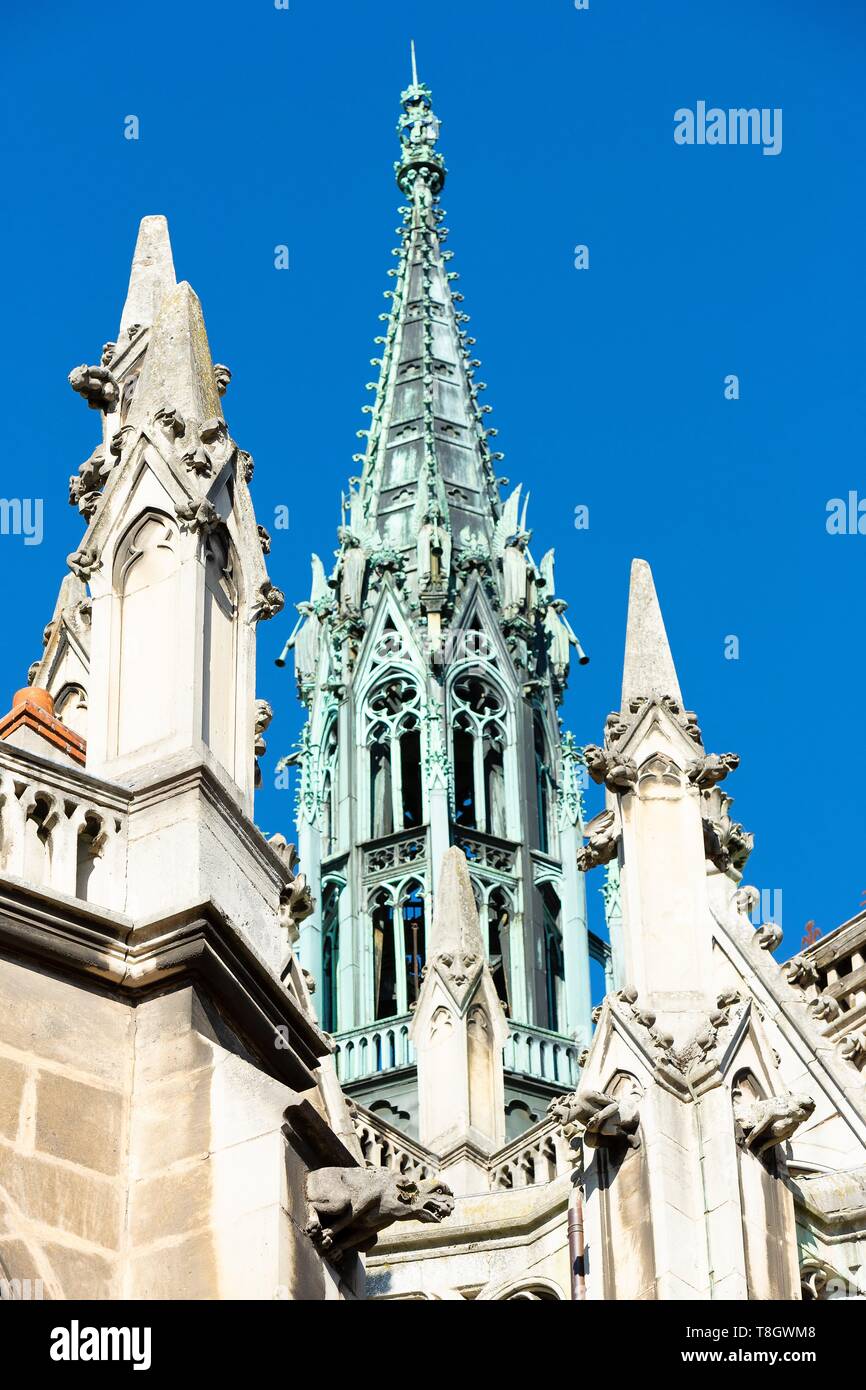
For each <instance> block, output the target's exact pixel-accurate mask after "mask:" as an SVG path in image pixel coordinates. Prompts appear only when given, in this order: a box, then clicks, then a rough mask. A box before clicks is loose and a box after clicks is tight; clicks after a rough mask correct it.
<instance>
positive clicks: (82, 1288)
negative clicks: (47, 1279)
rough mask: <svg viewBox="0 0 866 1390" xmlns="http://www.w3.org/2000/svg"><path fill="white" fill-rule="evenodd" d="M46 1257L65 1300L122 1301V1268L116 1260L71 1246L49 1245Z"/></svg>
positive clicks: (45, 1248)
mask: <svg viewBox="0 0 866 1390" xmlns="http://www.w3.org/2000/svg"><path fill="white" fill-rule="evenodd" d="M44 1251H45V1256H46V1258H47V1260H48V1262H49V1264H50V1265H51V1268H52V1270H53V1271H54V1274H55V1276H56V1278H57V1280H58V1282H59V1283H60V1285H61V1287H62V1289H63V1297H64V1298H76V1299H77V1298H84V1299H105V1298H119V1297H120V1294H121V1288H120V1283H121V1281H120V1267H119V1263H118V1261H116V1260H110V1259H108V1258H107V1257H106V1256H105V1255H99V1254H97V1253H96V1252H94V1251H91V1250H80V1249H78V1248H77V1247H75V1246H71V1245H57V1244H49V1245H46V1246H45V1247H44Z"/></svg>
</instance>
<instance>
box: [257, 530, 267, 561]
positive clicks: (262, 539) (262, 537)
mask: <svg viewBox="0 0 866 1390" xmlns="http://www.w3.org/2000/svg"><path fill="white" fill-rule="evenodd" d="M256 530H257V531H258V534H259V543H260V545H261V547H262V554H263V555H270V553H271V535H270V532H269V531H268V530H266V529H265V527H264V526H257V527H256Z"/></svg>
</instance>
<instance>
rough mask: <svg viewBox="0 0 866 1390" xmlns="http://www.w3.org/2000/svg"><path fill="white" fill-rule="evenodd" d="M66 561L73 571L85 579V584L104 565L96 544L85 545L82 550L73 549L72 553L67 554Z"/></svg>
mask: <svg viewBox="0 0 866 1390" xmlns="http://www.w3.org/2000/svg"><path fill="white" fill-rule="evenodd" d="M66 563H67V565H68V566H69V568H70V569H71V570H72V573H73V574H77V575H78V578H79V579H81V580H83V581H84V583H85V584H86V583H87V581H88V579H89V578H90V576H91V575H92V574H93V573H94V572H95V571H96V570H98V569H100V568H101V567H102V561H101V560H100V558H99V554H98V552H97V549H96V546H94V545H88V546H84V547H83V548H82V549H81V550H76V551H73V553H72V554H71V555H67V557H66Z"/></svg>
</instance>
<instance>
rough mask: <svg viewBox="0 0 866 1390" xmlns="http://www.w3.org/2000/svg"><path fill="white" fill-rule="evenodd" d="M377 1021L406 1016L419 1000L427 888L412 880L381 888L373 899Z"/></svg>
mask: <svg viewBox="0 0 866 1390" xmlns="http://www.w3.org/2000/svg"><path fill="white" fill-rule="evenodd" d="M370 906H371V911H370V916H371V919H372V926H373V998H374V1008H375V1017H376V1018H394V1017H395V1016H396V1015H397V1014H404V1013H407V1012H408V1010H409V1008H410V1006H411V1005H412V1004H414V1003H415V1002H416V1001H417V999H418V993H419V990H420V987H421V973H422V971H423V969H424V963H425V960H426V931H425V911H424V889H423V886H422V884H420V883H419V882H418V881H417V880H414V879H412V880H409V881H408V882H407V883H405V884H403V885H402V886H401V887H400V889H399V890H396V891H395V890H394V889H392V888H391V887H389V886H386V887H382V888H378V889H377V890H376V891H375V893H374V894H373V898H372V900H371V905H370Z"/></svg>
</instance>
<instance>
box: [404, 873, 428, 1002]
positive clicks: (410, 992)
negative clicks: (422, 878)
mask: <svg viewBox="0 0 866 1390" xmlns="http://www.w3.org/2000/svg"><path fill="white" fill-rule="evenodd" d="M402 916H403V955H404V963H405V973H406V1002H407V1007H409V1008H411V1006H412V1005H413V1004H417V1002H418V994H419V992H420V989H421V972H422V971H423V969H424V961H425V959H426V943H425V940H424V935H425V933H424V895H423V891H422V888H421V885H420V883H415V884H411V885H410V886H409V888H408V889H407V890H406V894H405V896H404V898H403V903H402Z"/></svg>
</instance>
